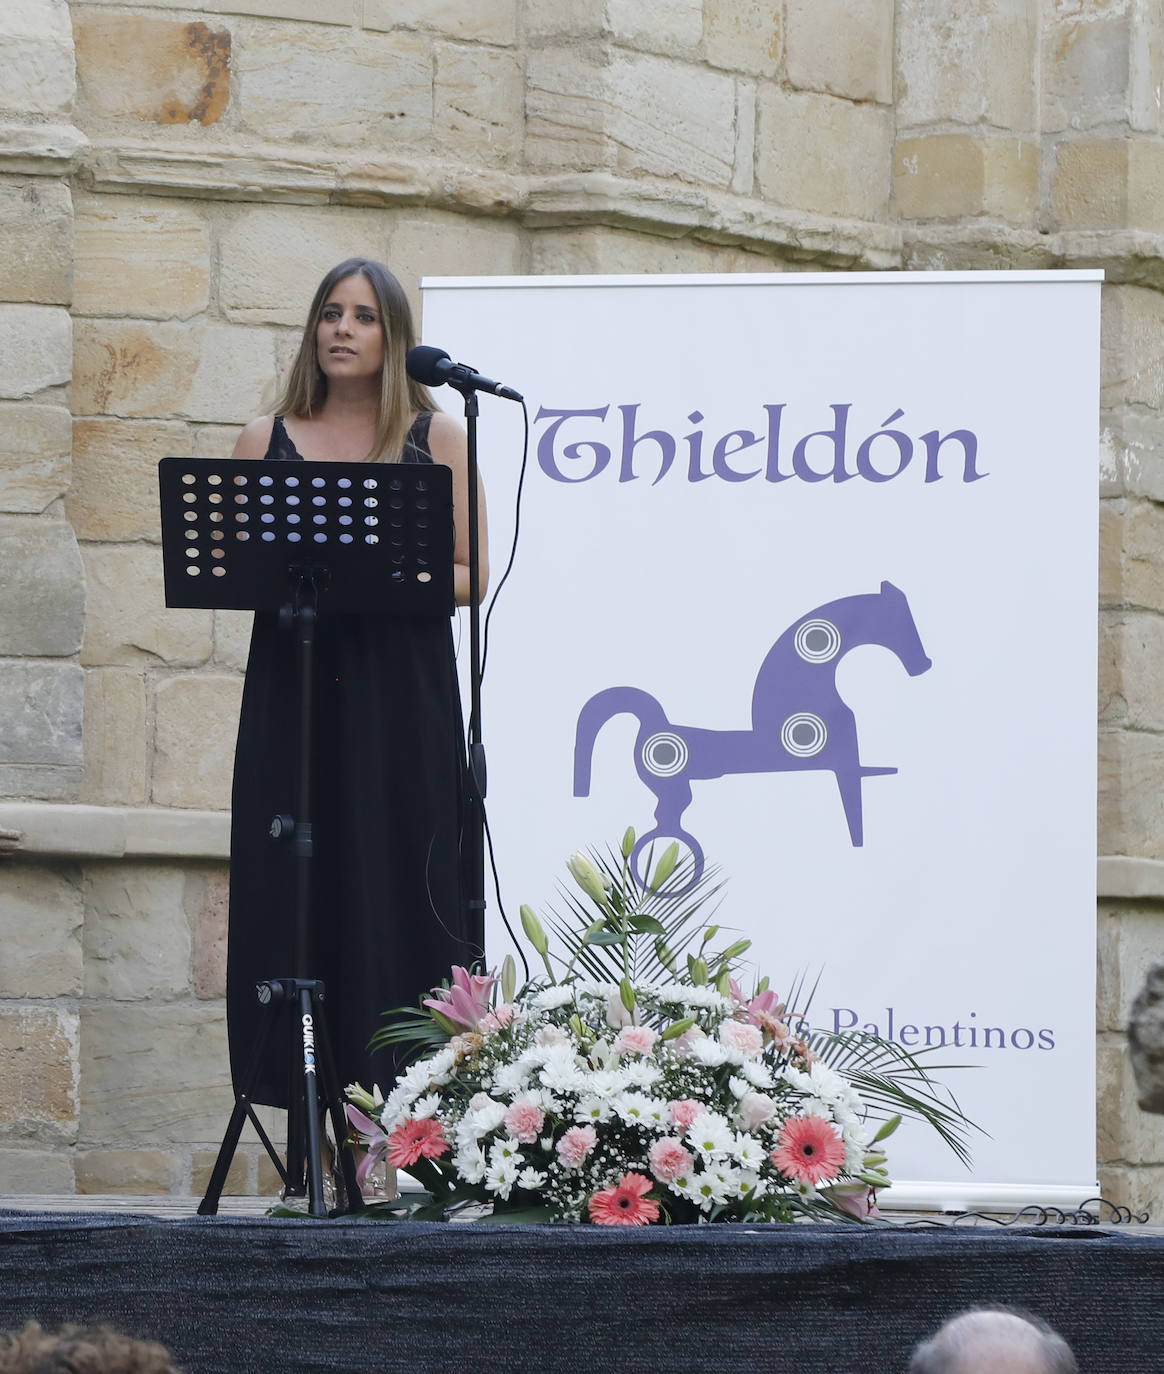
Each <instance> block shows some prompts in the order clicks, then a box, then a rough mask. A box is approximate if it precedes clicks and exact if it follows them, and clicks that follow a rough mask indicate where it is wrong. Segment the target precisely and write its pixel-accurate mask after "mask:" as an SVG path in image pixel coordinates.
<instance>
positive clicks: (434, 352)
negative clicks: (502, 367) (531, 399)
mask: <svg viewBox="0 0 1164 1374" xmlns="http://www.w3.org/2000/svg"><path fill="white" fill-rule="evenodd" d="M404 367H405V371H406V372H407V373H408V375H409V376H410V377H411V378H412V380H413V381H414V382H422V383H423V384H424V385H425V386H444V384H445V383H446V382H447V383H448V384H449V386H452V387H456V388H457V389H458V390H459V391H460V390H465V391H489V392H491V393H492V394H493V395H494V396H500V397H502V398H503V399H504V400H506V401H520V400H523V399H524V398H523V397H522V394H521V392H520V391H514V389H513V387H511V386H505V385H504V384H503V383H501V382H495V381H493V380H492V378H490V377H482V375H481V374H480V373H479V372H474V371H473V369H472V368H471V367H466V366H465V365H464V363H455V362H453V360H452V358H450V357H449V355H448V354H447V353H446V352H445V350H444V349H443V348H432V347H430V346H429V345H428V344H417V346H416V347H415V348H410V349H409V350H408V356H407V357H406V358H405V359H404Z"/></svg>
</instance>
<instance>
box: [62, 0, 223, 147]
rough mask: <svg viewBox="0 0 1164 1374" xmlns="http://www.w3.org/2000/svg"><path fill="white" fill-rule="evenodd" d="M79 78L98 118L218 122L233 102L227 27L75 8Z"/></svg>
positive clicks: (150, 121) (178, 122)
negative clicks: (231, 98)
mask: <svg viewBox="0 0 1164 1374" xmlns="http://www.w3.org/2000/svg"><path fill="white" fill-rule="evenodd" d="M73 31H74V37H75V41H76V48H77V81H78V86H79V88H80V92H81V95H82V96H83V98H84V100H85V103H86V104H87V105H88V107H89V109H90V110H91V111H92V112H93V113H94V114H96V115H98V116H104V117H106V118H114V119H137V120H143V121H146V122H148V123H152V124H202V125H208V124H215V123H217V122H218V120H220V119H221V118H222V116H223V114H224V113H225V112H226V109H227V106H228V104H229V102H230V77H231V46H232V38H231V32H230V30H229V28H227V27H225V26H219V27H217V28H211V26H210V25H208V24H205V23H203V22H202V21H201V20H196V21H194V22H193V23H186V22H184V21H183V20H182V19H168V18H156V17H153V16H149V15H136V14H117V13H103V12H102V11H100V10H95V9H89V8H87V7H85V8H79V9H78V10H77V11H76V13H75V15H74V20H73Z"/></svg>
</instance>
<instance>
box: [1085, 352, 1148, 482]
mask: <svg viewBox="0 0 1164 1374" xmlns="http://www.w3.org/2000/svg"><path fill="white" fill-rule="evenodd" d="M1113 369H1114V364H1113ZM1114 375H1116V376H1118V375H1119V373H1118V371H1115V372H1114ZM1100 424H1101V428H1100V449H1099V452H1100V463H1101V469H1100V471H1101V494H1108V493H1114V494H1118V495H1121V496H1122V495H1125V494H1126V495H1127V496H1129V497H1136V496H1140V497H1147V498H1149V499H1150V500H1152V501H1164V413H1160V412H1157V411H1153V410H1148V409H1147V408H1145V407H1143V406H1136V405H1131V406H1115V407H1113V408H1111V409H1108V410H1104V411H1103V412H1102V413H1101V419H1100Z"/></svg>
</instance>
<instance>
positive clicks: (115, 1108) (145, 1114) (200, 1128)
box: [81, 1002, 233, 1149]
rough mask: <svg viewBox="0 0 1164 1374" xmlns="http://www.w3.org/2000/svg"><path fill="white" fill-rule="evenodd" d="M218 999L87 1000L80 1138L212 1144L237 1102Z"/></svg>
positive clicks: (151, 1144)
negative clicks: (211, 1001)
mask: <svg viewBox="0 0 1164 1374" xmlns="http://www.w3.org/2000/svg"><path fill="white" fill-rule="evenodd" d="M232 1105H233V1103H232V1098H231V1091H230V1069H229V1065H228V1061H227V1050H226V1018H225V1015H224V1013H223V1011H222V1008H221V1007H210V1006H207V1005H205V1004H189V1005H187V1004H183V1003H180V1002H173V1003H170V1004H168V1005H166V1006H150V1005H148V1004H145V1003H120V1004H118V1005H116V1006H95V1005H86V1006H84V1007H83V1009H82V1012H81V1140H82V1142H83V1143H84V1144H85V1146H86V1147H88V1148H90V1149H91V1148H94V1147H98V1146H114V1147H117V1148H130V1147H132V1146H135V1145H142V1146H145V1147H146V1148H147V1149H156V1148H157V1147H159V1146H164V1145H180V1144H188V1143H195V1142H197V1143H202V1144H210V1143H212V1142H215V1141H217V1140H219V1139H221V1136H222V1131H223V1128H224V1126H225V1124H226V1121H227V1118H228V1117H229V1116H230V1111H231V1107H232Z"/></svg>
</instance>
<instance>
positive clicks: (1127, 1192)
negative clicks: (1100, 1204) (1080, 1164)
mask: <svg viewBox="0 0 1164 1374" xmlns="http://www.w3.org/2000/svg"><path fill="white" fill-rule="evenodd" d="M1099 1191H1100V1194H1101V1196H1103V1197H1105V1198H1107V1199H1108V1200H1109V1201H1111V1202H1114V1203H1116V1204H1117V1206H1121V1207H1127V1208H1129V1209H1130V1210H1131V1212H1132V1213H1133V1215H1135V1216H1137V1217H1139V1216H1143V1214H1144V1213H1147V1214H1148V1217H1149V1218H1150V1219H1151V1220H1152V1221H1155V1219H1156V1218H1157V1217H1158V1216H1160V1214H1161V1213H1162V1212H1164V1167H1161V1166H1160V1165H1158V1164H1156V1165H1151V1164H1149V1165H1146V1166H1141V1167H1134V1166H1133V1167H1129V1166H1126V1165H1124V1166H1119V1165H1113V1166H1107V1167H1105V1166H1104V1165H1103V1164H1101V1165H1100V1168H1099Z"/></svg>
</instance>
